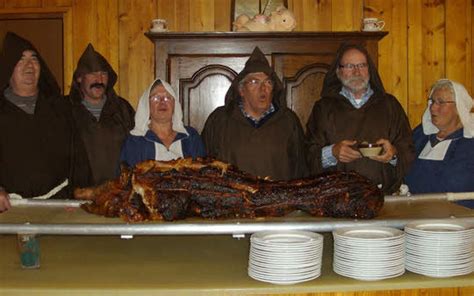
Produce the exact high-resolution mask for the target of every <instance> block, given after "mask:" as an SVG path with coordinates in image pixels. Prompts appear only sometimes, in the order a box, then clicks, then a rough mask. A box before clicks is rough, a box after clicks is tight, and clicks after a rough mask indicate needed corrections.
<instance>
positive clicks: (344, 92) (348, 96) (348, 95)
mask: <svg viewBox="0 0 474 296" xmlns="http://www.w3.org/2000/svg"><path fill="white" fill-rule="evenodd" d="M339 94H340V95H342V96H344V97H345V98H346V99H348V100H349V102H350V103H351V104H352V106H354V108H357V109H359V108H360V107H362V106H364V104H365V103H367V101H368V100H369V98H370V97H371V96H372V95H373V94H374V91H373V90H372V88H371V87H370V83H369V84H368V85H367V90H366V91H365V93H364V94H363V95H362V97H361V99H360V101H359V102H357V101H356V99H355V97H354V95H353V94H352V92H351V91H350V90H349V89H348V88H347V87H345V86H343V87H342V89H341V91H340V92H339Z"/></svg>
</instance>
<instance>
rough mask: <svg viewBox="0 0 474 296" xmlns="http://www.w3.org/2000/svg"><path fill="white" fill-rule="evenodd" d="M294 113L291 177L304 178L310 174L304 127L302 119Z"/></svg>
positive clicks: (290, 153)
mask: <svg viewBox="0 0 474 296" xmlns="http://www.w3.org/2000/svg"><path fill="white" fill-rule="evenodd" d="M292 115H293V122H294V124H293V130H292V131H291V136H290V143H289V147H290V151H288V153H289V155H290V157H289V159H290V161H291V163H290V167H292V170H293V172H292V176H289V177H290V179H296V178H303V177H306V176H308V166H307V164H306V143H305V137H304V132H303V127H302V126H301V123H300V120H299V119H298V117H297V116H296V114H294V113H293V114H292Z"/></svg>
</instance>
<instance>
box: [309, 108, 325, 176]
mask: <svg viewBox="0 0 474 296" xmlns="http://www.w3.org/2000/svg"><path fill="white" fill-rule="evenodd" d="M322 116H323V114H322V111H321V106H320V104H318V102H316V103H315V104H314V106H313V110H312V111H311V114H310V116H309V118H308V123H307V124H306V145H307V156H306V159H307V163H308V170H309V174H310V175H311V176H315V175H317V174H320V173H322V172H323V166H322V163H321V151H322V149H323V147H324V146H325V143H326V139H325V138H324V133H323V131H324V128H323V126H322V124H323V120H321V119H322V118H323V117H322Z"/></svg>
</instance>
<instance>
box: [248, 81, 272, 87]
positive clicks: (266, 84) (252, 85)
mask: <svg viewBox="0 0 474 296" xmlns="http://www.w3.org/2000/svg"><path fill="white" fill-rule="evenodd" d="M245 83H247V84H248V85H249V86H250V87H257V86H261V85H262V84H263V85H265V86H268V87H272V86H273V80H271V79H265V80H259V79H249V80H247V81H245Z"/></svg>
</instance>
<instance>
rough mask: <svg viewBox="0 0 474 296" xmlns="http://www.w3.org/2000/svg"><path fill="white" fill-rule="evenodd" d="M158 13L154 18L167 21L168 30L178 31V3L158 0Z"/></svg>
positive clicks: (172, 0) (170, 0) (171, 0)
mask: <svg viewBox="0 0 474 296" xmlns="http://www.w3.org/2000/svg"><path fill="white" fill-rule="evenodd" d="M156 6H157V12H156V15H155V16H154V17H153V18H160V19H165V20H166V21H167V25H168V30H170V31H176V28H178V24H177V22H179V18H177V17H176V1H174V0H157V4H156ZM150 21H151V20H150Z"/></svg>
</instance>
